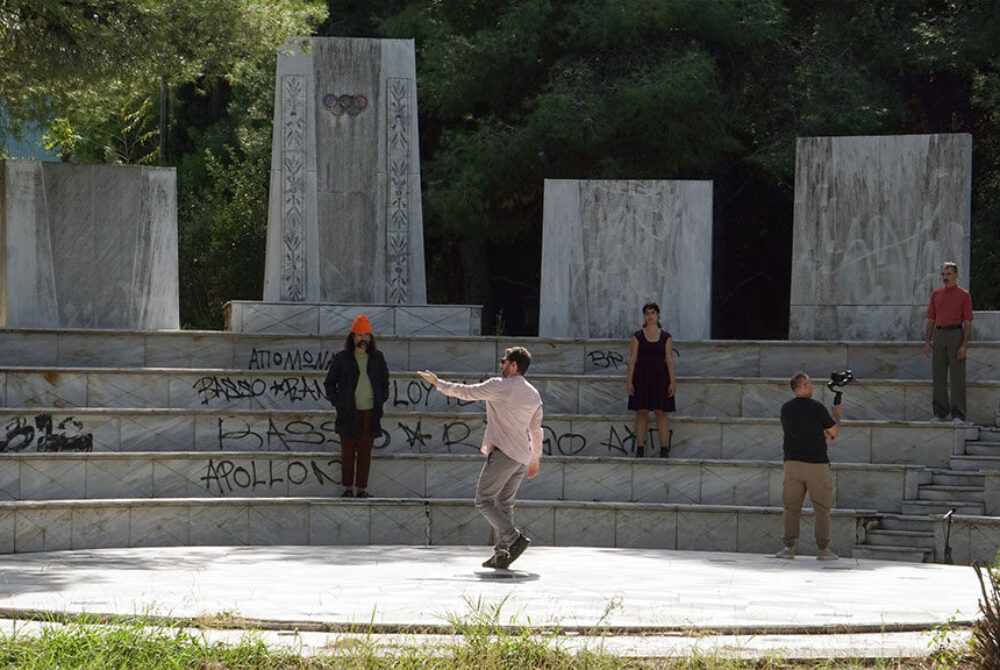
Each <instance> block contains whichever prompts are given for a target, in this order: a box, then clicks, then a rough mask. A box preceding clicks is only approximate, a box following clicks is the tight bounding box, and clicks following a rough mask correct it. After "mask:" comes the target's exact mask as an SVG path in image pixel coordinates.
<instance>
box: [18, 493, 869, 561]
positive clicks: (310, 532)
mask: <svg viewBox="0 0 1000 670" xmlns="http://www.w3.org/2000/svg"><path fill="white" fill-rule="evenodd" d="M866 514H869V513H868V512H865V511H861V510H857V511H856V510H842V509H835V510H833V512H832V520H831V521H832V523H831V526H832V528H831V530H832V537H833V539H832V543H833V547H834V548H835V549H836V550H837V551H838V552H840V553H841V554H842V555H843V556H845V557H847V556H848V555H849V552H850V551H851V549H852V547H853V546H854V541H855V536H856V532H857V525H858V521H859V517H862V516H865V515H866ZM517 518H518V525H519V527H521V528H522V529H523V530H524V532H525V533H526V534H528V535H529V536H530V537H531V538H532V539H533V541H535V542H537V543H538V544H540V545H556V546H569V545H573V546H601V547H635V548H661V549H687V550H697V551H738V552H754V553H758V552H764V553H769V552H773V551H775V549H776V548H778V547H780V546H781V535H782V524H781V508H778V507H739V506H698V505H656V504H637V503H579V502H555V501H551V502H550V501H534V500H523V501H519V502H518V505H517ZM812 534H813V526H812V515H811V514H810V513H809V511H808V510H806V511H804V512H803V517H802V528H801V538H802V541H801V542H800V543H799V546H800V549H804V548H805V547H808V546H810V545H811V538H812ZM488 536H489V526H488V525H487V524H486V522H485V521H484V520H483V519H482V517H481V516H480V515H479V512H477V511H476V509H475V506H474V504H473V502H472V501H471V500H464V499H455V500H432V501H424V500H407V499H383V500H371V499H369V500H365V501H360V500H341V499H335V500H328V499H317V498H284V499H270V500H219V499H193V498H188V499H162V500H89V501H47V502H0V553H24V552H32V551H59V550H67V549H94V548H101V547H147V546H198V545H223V546H243V545H279V544H282V545H286V544H291V545H330V544H332V545H337V544H351V545H367V544H409V545H425V544H433V545H442V544H446V545H453V544H464V545H469V544H484V545H485V544H487V542H488Z"/></svg>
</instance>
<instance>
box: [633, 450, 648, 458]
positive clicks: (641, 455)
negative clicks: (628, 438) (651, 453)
mask: <svg viewBox="0 0 1000 670" xmlns="http://www.w3.org/2000/svg"><path fill="white" fill-rule="evenodd" d="M645 456H646V447H636V448H635V457H636V458H644V457H645Z"/></svg>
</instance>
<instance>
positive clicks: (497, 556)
mask: <svg viewBox="0 0 1000 670" xmlns="http://www.w3.org/2000/svg"><path fill="white" fill-rule="evenodd" d="M500 561H504V564H505V565H510V554H508V553H507V552H506V551H503V550H502V549H497V550H496V551H494V552H493V555H492V556H490V557H489V558H488V559H486V561H485V562H484V563H483V567H484V568H494V569H496V568H499V567H500V566H499V565H498V563H499V562H500Z"/></svg>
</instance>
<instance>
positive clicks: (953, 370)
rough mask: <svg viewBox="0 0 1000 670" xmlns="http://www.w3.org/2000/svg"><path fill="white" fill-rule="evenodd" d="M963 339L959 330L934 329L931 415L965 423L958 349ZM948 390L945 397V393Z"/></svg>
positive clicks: (962, 372) (960, 362)
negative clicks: (949, 417) (949, 392)
mask: <svg viewBox="0 0 1000 670" xmlns="http://www.w3.org/2000/svg"><path fill="white" fill-rule="evenodd" d="M964 337H965V335H964V333H963V330H962V328H951V329H947V328H937V327H935V328H934V343H933V345H932V359H931V370H932V374H933V381H934V397H933V399H932V407H933V408H934V414H935V416H939V417H941V418H944V419H947V418H948V414H949V413H950V414H951V417H952V418H953V419H961V420H962V421H965V359H964V358H963V359H961V360H959V358H958V348H959V347H960V346H962V339H963V338H964ZM949 386H950V391H951V396H950V397H949V394H948V391H949Z"/></svg>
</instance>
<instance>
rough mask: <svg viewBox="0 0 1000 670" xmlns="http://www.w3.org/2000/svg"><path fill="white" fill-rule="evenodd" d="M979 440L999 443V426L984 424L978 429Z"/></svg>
mask: <svg viewBox="0 0 1000 670" xmlns="http://www.w3.org/2000/svg"><path fill="white" fill-rule="evenodd" d="M979 441H980V442H991V443H998V444H1000V428H996V427H994V426H984V427H983V428H982V429H981V430H980V431H979Z"/></svg>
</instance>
